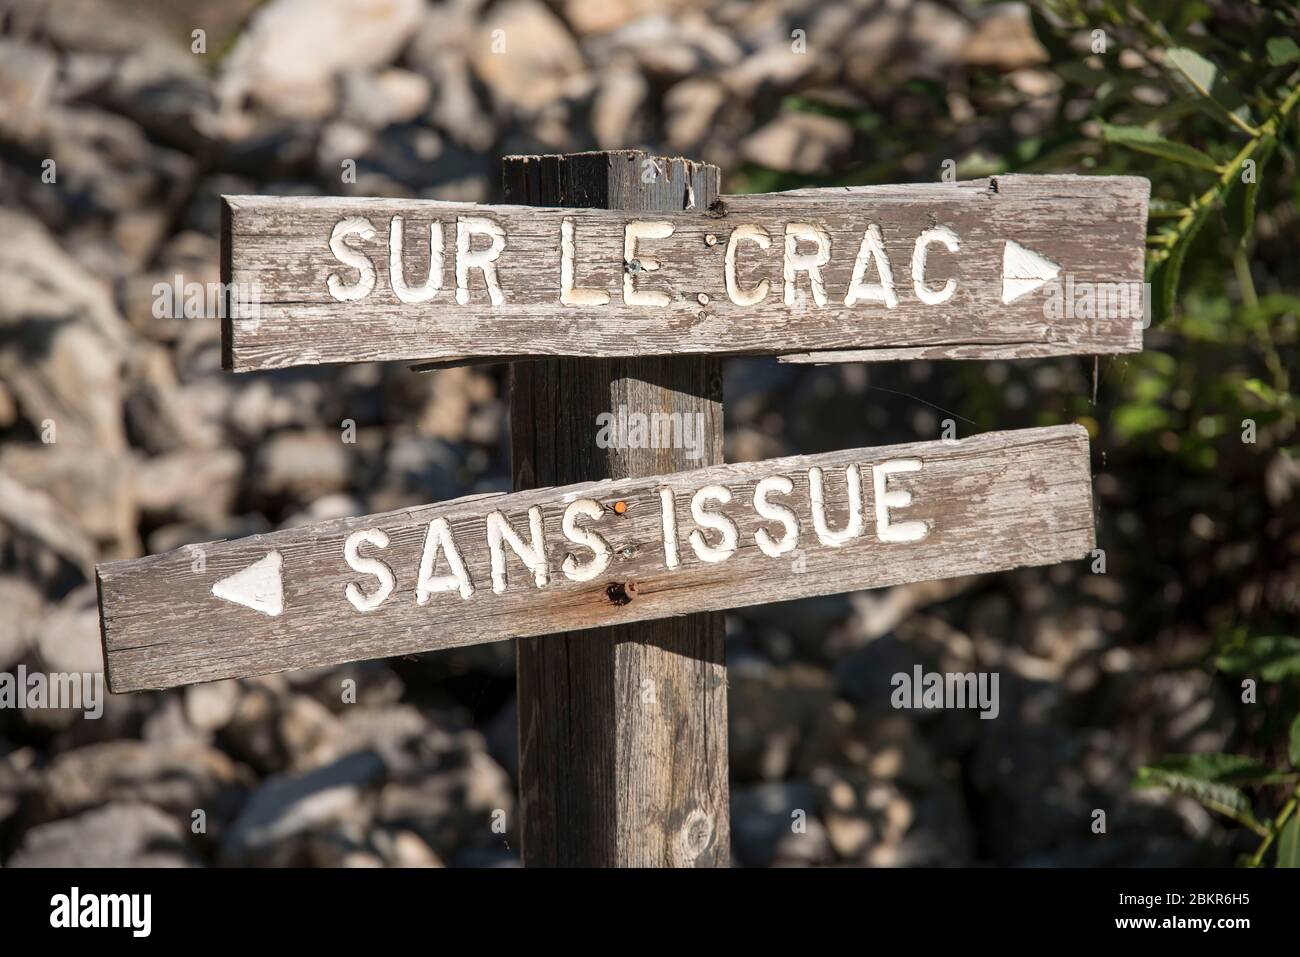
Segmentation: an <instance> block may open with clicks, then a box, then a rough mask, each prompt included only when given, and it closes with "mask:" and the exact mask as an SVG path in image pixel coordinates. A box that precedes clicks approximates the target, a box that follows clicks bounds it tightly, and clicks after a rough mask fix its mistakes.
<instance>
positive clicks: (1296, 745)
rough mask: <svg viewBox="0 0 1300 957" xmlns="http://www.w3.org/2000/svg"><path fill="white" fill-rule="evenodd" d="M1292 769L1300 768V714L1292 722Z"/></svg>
mask: <svg viewBox="0 0 1300 957" xmlns="http://www.w3.org/2000/svg"><path fill="white" fill-rule="evenodd" d="M1291 767H1293V768H1300V714H1298V715H1296V716H1295V720H1294V721H1292V722H1291Z"/></svg>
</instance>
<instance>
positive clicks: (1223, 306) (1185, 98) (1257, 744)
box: [1035, 0, 1300, 867]
mask: <svg viewBox="0 0 1300 957" xmlns="http://www.w3.org/2000/svg"><path fill="white" fill-rule="evenodd" d="M1035 24H1036V27H1037V30H1038V33H1039V36H1040V39H1042V40H1043V42H1044V43H1045V44H1046V45H1047V46H1048V47H1049V49H1050V50H1052V52H1053V54H1054V60H1055V59H1057V58H1059V59H1060V60H1061V61H1062V63H1061V66H1060V70H1059V72H1060V73H1061V75H1062V76H1064V77H1066V78H1067V80H1068V81H1069V82H1070V83H1071V84H1073V86H1074V89H1076V90H1078V91H1080V92H1083V91H1086V93H1083V95H1085V96H1086V97H1087V101H1088V104H1089V112H1088V115H1087V116H1086V117H1085V119H1084V121H1083V122H1082V123H1081V124H1080V135H1081V136H1082V137H1084V138H1086V139H1091V140H1093V141H1099V142H1100V144H1102V146H1103V148H1102V149H1101V150H1100V151H1097V152H1094V151H1093V150H1092V148H1091V146H1084V145H1080V148H1079V149H1078V151H1077V153H1076V155H1077V156H1079V157H1081V158H1082V159H1084V160H1085V161H1091V162H1092V163H1093V164H1094V168H1096V169H1098V170H1099V171H1105V172H1137V173H1141V174H1142V175H1145V176H1147V177H1148V178H1149V179H1150V180H1151V183H1152V202H1151V226H1150V230H1149V235H1148V255H1147V278H1148V281H1149V282H1150V283H1151V284H1152V289H1153V292H1154V303H1153V307H1154V308H1153V312H1154V316H1155V320H1156V323H1155V329H1156V334H1155V335H1154V336H1152V337H1151V339H1149V340H1148V351H1146V352H1145V353H1144V354H1143V355H1142V356H1140V357H1139V358H1138V359H1137V360H1136V361H1135V362H1133V363H1132V364H1131V366H1130V368H1129V369H1128V375H1127V376H1126V381H1125V383H1124V392H1125V395H1124V398H1123V400H1122V401H1121V402H1120V403H1119V404H1118V405H1117V406H1116V408H1115V409H1114V412H1113V415H1112V417H1111V422H1110V424H1111V428H1112V429H1113V430H1114V433H1115V435H1116V437H1117V438H1118V439H1119V440H1120V441H1122V442H1125V443H1130V444H1141V443H1144V442H1154V443H1156V444H1158V445H1159V446H1160V447H1161V448H1162V449H1164V450H1166V451H1174V452H1176V453H1177V454H1179V455H1180V457H1182V459H1183V462H1184V463H1185V465H1187V466H1190V467H1192V468H1194V469H1204V470H1209V469H1212V468H1219V469H1223V467H1224V465H1225V458H1229V457H1230V458H1231V460H1232V461H1233V462H1234V465H1233V466H1232V468H1233V469H1234V470H1236V471H1238V472H1239V473H1240V474H1242V475H1246V474H1258V473H1256V472H1254V467H1253V466H1252V465H1251V458H1253V457H1254V456H1259V455H1266V454H1268V452H1269V449H1270V448H1273V449H1278V450H1279V451H1280V450H1282V449H1285V448H1286V447H1287V442H1288V441H1290V440H1291V437H1292V436H1293V434H1294V429H1295V422H1296V418H1295V417H1296V409H1297V396H1296V394H1295V393H1294V391H1293V388H1294V386H1293V383H1292V378H1291V374H1290V370H1291V368H1292V367H1293V365H1294V352H1295V348H1296V338H1297V337H1296V327H1297V322H1296V317H1297V315H1298V314H1300V297H1297V296H1295V295H1294V294H1293V293H1292V292H1291V291H1290V290H1292V289H1294V288H1295V266H1294V262H1295V257H1294V253H1293V252H1290V253H1288V252H1286V251H1284V250H1285V248H1286V247H1289V248H1290V249H1291V250H1294V245H1293V243H1294V239H1293V238H1292V240H1291V241H1290V242H1287V241H1286V240H1285V239H1284V237H1285V236H1286V234H1287V231H1288V227H1289V226H1290V225H1291V224H1292V223H1293V222H1294V220H1295V208H1296V200H1297V196H1300V190H1298V189H1297V183H1296V176H1295V158H1296V152H1297V146H1298V145H1300V139H1298V137H1297V130H1298V129H1300V123H1297V121H1296V118H1297V113H1298V111H1300V43H1297V41H1296V39H1295V36H1296V35H1297V33H1298V32H1300V22H1298V21H1297V12H1296V10H1295V8H1294V7H1292V6H1290V5H1287V4H1282V3H1277V4H1272V5H1270V4H1267V3H1252V4H1227V3H1216V2H1205V3H1174V2H1163V0H1157V2H1148V3H1142V4H1135V3H1129V4H1116V3H1109V2H1095V3H1094V2H1087V0H1084V2H1074V0H1064V2H1048V3H1043V4H1041V5H1039V6H1038V7H1037V8H1036V11H1035ZM1081 33H1082V34H1083V35H1084V36H1086V37H1087V38H1088V39H1089V41H1090V42H1088V43H1086V44H1081V43H1080V42H1079V36H1080V34H1081ZM1261 36H1267V37H1268V39H1267V42H1265V43H1264V44H1263V48H1262V49H1261V44H1260V43H1259V37H1261ZM1098 41H1100V42H1098ZM1291 232H1292V234H1293V233H1294V230H1291ZM1151 346H1155V348H1151ZM1175 355H1176V356H1177V361H1175V359H1174V357H1175ZM1248 424H1249V425H1251V426H1252V427H1255V428H1257V429H1258V430H1259V431H1258V434H1257V435H1256V436H1254V438H1256V441H1255V442H1249V441H1247V439H1246V438H1245V436H1246V434H1247V433H1246V432H1245V431H1243V432H1242V433H1241V434H1238V428H1239V427H1243V428H1244V427H1245V426H1247V425H1248ZM1260 436H1262V439H1260ZM1261 484H1262V483H1261ZM1253 494H1256V495H1260V496H1261V497H1262V490H1261V489H1259V487H1258V486H1257V487H1256V490H1255V491H1254V492H1253ZM1247 634H1248V632H1247V626H1246V625H1244V624H1242V623H1240V622H1238V623H1236V624H1235V625H1234V626H1232V627H1230V628H1229V629H1228V633H1227V637H1225V638H1222V639H1221V640H1220V643H1219V644H1220V650H1219V654H1218V656H1217V658H1216V661H1215V664H1216V665H1217V668H1218V670H1219V671H1220V673H1222V674H1225V675H1235V676H1242V677H1253V678H1254V679H1256V680H1257V681H1261V682H1265V683H1267V684H1269V685H1270V686H1271V687H1270V688H1269V689H1268V690H1269V696H1268V699H1267V703H1266V704H1264V705H1263V708H1264V709H1267V710H1269V711H1270V714H1269V716H1268V717H1267V718H1266V719H1265V720H1263V721H1255V722H1254V725H1255V732H1256V735H1255V736H1254V740H1250V736H1249V735H1248V736H1247V740H1246V741H1245V742H1243V743H1245V744H1247V745H1248V746H1250V747H1251V748H1252V749H1253V750H1258V751H1259V752H1261V753H1265V754H1272V755H1274V757H1273V758H1272V759H1269V760H1264V759H1260V758H1257V757H1253V756H1249V755H1244V754H1193V755H1177V756H1170V757H1165V758H1163V759H1160V760H1157V761H1154V762H1152V763H1150V764H1148V765H1146V766H1144V767H1142V768H1141V769H1140V770H1139V771H1138V774H1137V776H1136V778H1135V780H1134V786H1135V787H1138V788H1161V789H1165V790H1167V791H1171V792H1173V793H1176V794H1181V795H1185V796H1187V797H1190V798H1193V799H1194V800H1196V801H1198V802H1200V803H1201V804H1202V805H1204V806H1205V807H1207V808H1210V809H1211V810H1213V811H1215V812H1216V813H1219V814H1222V815H1224V816H1226V817H1228V818H1230V819H1231V820H1233V821H1235V822H1236V823H1237V824H1239V825H1240V826H1242V827H1243V828H1246V829H1248V830H1250V831H1251V832H1253V833H1254V834H1256V835H1257V836H1258V838H1259V842H1258V845H1257V846H1256V849H1255V851H1254V852H1253V853H1252V854H1250V855H1247V856H1246V858H1245V859H1244V860H1243V863H1245V864H1248V865H1251V866H1259V865H1260V864H1262V863H1264V862H1265V861H1266V860H1267V859H1268V855H1269V853H1270V851H1272V853H1273V858H1272V859H1273V860H1274V862H1275V863H1276V864H1277V866H1280V867H1297V866H1300V813H1298V811H1297V803H1298V802H1300V714H1297V713H1296V712H1297V711H1298V710H1300V704H1298V703H1297V701H1296V697H1297V696H1296V694H1295V690H1296V684H1297V682H1298V681H1300V638H1298V637H1295V636H1293V635H1290V634H1264V635H1258V634H1257V635H1255V636H1252V637H1247ZM1278 714H1281V715H1284V716H1287V717H1288V718H1289V719H1290V720H1288V721H1286V722H1285V723H1284V724H1280V723H1279V722H1278V721H1277V720H1275V719H1276V716H1277V715H1278ZM1279 733H1285V734H1286V737H1287V745H1286V747H1285V748H1284V749H1279V748H1278V747H1277V746H1276V745H1275V744H1273V743H1272V741H1275V740H1276V738H1272V739H1271V740H1270V735H1277V734H1279ZM1279 752H1284V753H1279ZM1264 807H1275V808H1276V811H1275V812H1274V813H1272V814H1271V815H1269V814H1263V813H1262V811H1261V809H1262V808H1264Z"/></svg>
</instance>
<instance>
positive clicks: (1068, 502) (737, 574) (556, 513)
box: [97, 425, 1094, 692]
mask: <svg viewBox="0 0 1300 957" xmlns="http://www.w3.org/2000/svg"><path fill="white" fill-rule="evenodd" d="M1093 544H1094V539H1093V517H1092V489H1091V474H1090V468H1089V460H1088V436H1087V433H1086V432H1085V431H1084V430H1083V428H1082V427H1080V426H1077V425H1074V426H1057V427H1052V428H1040V429H1021V430H1017V431H1013V432H991V433H987V434H984V435H977V436H973V437H971V438H968V439H962V440H960V441H939V442H917V443H912V444H910V445H898V446H891V447H886V448H876V449H851V450H847V451H842V452H831V453H826V454H822V455H813V456H801V457H796V458H786V459H774V460H769V461H765V462H750V463H746V464H739V465H718V466H712V467H709V468H704V469H698V470H696V471H692V472H679V473H676V474H672V475H661V476H655V477H651V478H634V479H621V480H617V481H610V480H607V481H603V482H587V483H583V484H580V485H570V486H566V487H562V488H548V489H538V490H535V491H527V492H514V493H511V494H509V495H488V496H483V495H480V496H473V497H470V498H464V499H459V500H457V501H453V502H445V503H442V504H438V505H427V506H422V507H419V508H411V509H404V510H402V511H397V512H389V513H385V514H381V515H368V516H362V517H359V518H348V519H338V520H335V521H330V522H323V523H320V524H316V525H308V526H304V527H300V528H292V529H284V530H281V531H277V532H272V533H270V534H266V535H254V536H252V537H249V538H245V539H240V540H238V541H231V542H212V543H207V544H203V545H190V546H186V547H185V548H182V549H178V550H176V551H173V552H167V553H164V554H161V555H151V556H149V557H147V558H139V559H133V560H130V561H120V562H109V563H107V564H103V565H100V566H99V568H98V576H97V578H98V584H99V602H100V622H101V628H102V633H103V640H104V661H105V667H106V671H107V675H108V683H109V687H110V688H111V689H112V690H113V691H115V692H119V691H138V690H142V689H146V688H165V687H171V686H173V685H178V684H187V683H190V682H194V681H208V680H213V679H217V678H230V677H243V676H248V675H256V674H264V673H267V672H272V671H283V670H286V669H290V668H302V667H314V666H320V665H331V664H337V663H340V662H344V661H355V660H359V659H362V658H374V657H381V656H390V655H404V654H411V653H414V652H418V651H429V650H432V649H436V648H447V647H454V646H457V645H468V644H475V643H477V642H484V641H498V640H501V639H505V638H515V637H526V636H530V635H544V634H552V633H564V632H570V631H579V630H582V629H586V628H594V627H597V626H602V625H616V624H625V623H628V622H634V621H643V620H646V619H653V618H663V617H667V616H670V615H682V614H688V613H691V612H698V611H710V610H718V609H724V608H735V607H738V606H742V605H753V604H762V603H764V602H770V601H779V600H784V599H790V598H802V597H807V596H811V595H827V594H832V593H835V592H843V591H851V590H855V589H860V588H875V587H880V586H885V585H896V584H899V583H902V582H909V581H924V580H929V579H936V578H948V577H952V576H956V575H968V574H975V573H979V572H992V571H1000V570H1004V569H1008V568H1013V567H1016V566H1019V565H1044V564H1050V563H1052V562H1059V561H1065V560H1067V559H1072V558H1080V557H1083V556H1084V555H1086V554H1087V553H1088V552H1089V550H1090V549H1092V547H1093Z"/></svg>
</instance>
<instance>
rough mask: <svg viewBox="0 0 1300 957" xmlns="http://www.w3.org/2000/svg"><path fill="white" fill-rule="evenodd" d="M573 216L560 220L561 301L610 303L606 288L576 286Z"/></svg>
mask: <svg viewBox="0 0 1300 957" xmlns="http://www.w3.org/2000/svg"><path fill="white" fill-rule="evenodd" d="M573 230H574V226H573V218H572V217H569V216H566V217H565V218H564V219H563V220H562V221H561V222H560V302H562V303H563V304H564V305H566V306H604V305H606V304H608V303H609V293H607V292H606V291H605V290H604V289H583V288H574V285H573V274H574V259H575V253H574V246H575V243H574V240H573Z"/></svg>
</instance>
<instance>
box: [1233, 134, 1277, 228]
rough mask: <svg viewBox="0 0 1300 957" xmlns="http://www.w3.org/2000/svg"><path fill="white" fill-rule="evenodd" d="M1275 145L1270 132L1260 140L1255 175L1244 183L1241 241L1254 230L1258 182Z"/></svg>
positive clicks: (1274, 137) (1262, 176) (1260, 180)
mask: <svg viewBox="0 0 1300 957" xmlns="http://www.w3.org/2000/svg"><path fill="white" fill-rule="evenodd" d="M1276 147H1277V137H1276V136H1274V135H1273V134H1272V133H1270V134H1269V135H1268V136H1266V137H1264V138H1263V139H1262V140H1260V143H1259V157H1258V158H1257V159H1256V160H1255V176H1254V178H1253V179H1252V180H1251V181H1250V182H1249V183H1247V184H1246V196H1245V199H1244V201H1243V203H1242V212H1241V241H1242V242H1243V243H1244V242H1248V241H1249V240H1250V236H1251V233H1253V232H1254V231H1255V205H1256V204H1257V203H1258V202H1259V184H1260V182H1262V181H1263V179H1264V167H1265V166H1267V165H1268V161H1269V160H1270V159H1271V158H1272V157H1273V150H1274V149H1275V148H1276Z"/></svg>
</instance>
